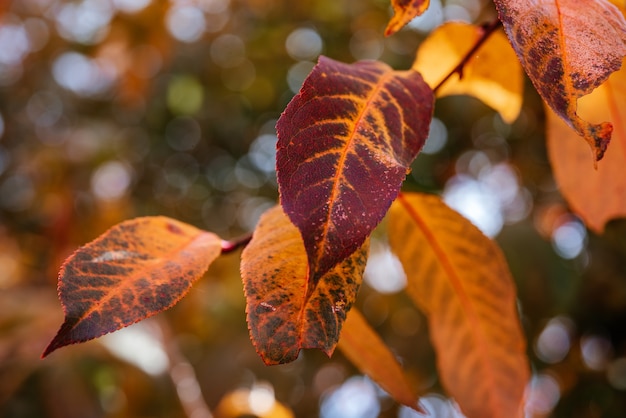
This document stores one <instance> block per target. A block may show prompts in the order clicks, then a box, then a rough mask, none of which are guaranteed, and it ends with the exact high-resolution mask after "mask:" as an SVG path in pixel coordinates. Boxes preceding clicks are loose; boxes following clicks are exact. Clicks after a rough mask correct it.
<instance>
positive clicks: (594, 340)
mask: <svg viewBox="0 0 626 418" xmlns="http://www.w3.org/2000/svg"><path fill="white" fill-rule="evenodd" d="M580 353H581V355H582V358H583V361H584V362H585V365H586V366H587V367H589V368H590V369H592V370H598V371H600V370H604V369H605V368H606V365H607V364H608V362H609V360H610V358H611V356H612V354H613V346H612V344H611V341H609V339H608V338H606V337H604V336H602V335H593V334H587V335H583V336H582V338H581V339H580Z"/></svg>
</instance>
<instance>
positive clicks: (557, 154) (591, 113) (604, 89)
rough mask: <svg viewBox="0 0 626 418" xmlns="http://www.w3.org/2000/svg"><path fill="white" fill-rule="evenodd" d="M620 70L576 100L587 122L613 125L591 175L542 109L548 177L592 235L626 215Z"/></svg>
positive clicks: (625, 75)
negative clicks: (549, 166)
mask: <svg viewBox="0 0 626 418" xmlns="http://www.w3.org/2000/svg"><path fill="white" fill-rule="evenodd" d="M624 104H626V65H624V66H622V69H621V70H620V71H618V72H616V73H614V74H613V75H612V76H611V77H610V78H609V79H608V81H606V82H605V83H604V84H602V85H601V86H600V87H598V88H597V89H596V90H595V91H593V93H591V94H590V95H588V96H585V97H584V98H582V99H581V100H580V101H579V111H580V113H581V114H584V115H587V116H588V117H589V119H591V120H606V119H610V120H612V121H614V125H613V127H614V131H613V140H612V141H611V146H610V147H609V149H608V150H607V151H606V154H605V156H604V159H603V160H602V164H599V165H598V169H597V170H594V169H593V167H590V166H589V165H588V164H585V161H586V160H587V158H588V152H589V151H588V149H587V147H585V145H584V144H583V143H582V142H580V141H577V140H576V138H575V137H576V134H575V133H573V132H572V131H571V129H569V128H568V127H567V125H565V123H563V121H562V120H561V119H560V118H558V117H557V116H556V115H555V114H554V113H553V112H552V111H550V110H549V109H546V115H547V140H548V154H549V157H550V162H551V163H552V169H553V171H554V176H555V178H556V180H557V183H558V184H559V188H560V190H561V192H562V193H563V196H564V197H565V199H566V200H567V201H568V203H569V205H570V207H571V208H572V210H573V211H574V212H575V213H576V214H577V215H579V216H580V217H581V218H582V219H583V220H584V221H585V224H586V225H587V226H588V227H589V228H590V229H592V230H593V231H594V232H596V233H602V231H603V230H604V225H605V224H606V223H607V222H608V221H609V220H611V219H613V218H618V217H624V216H626V176H624V167H626V106H624Z"/></svg>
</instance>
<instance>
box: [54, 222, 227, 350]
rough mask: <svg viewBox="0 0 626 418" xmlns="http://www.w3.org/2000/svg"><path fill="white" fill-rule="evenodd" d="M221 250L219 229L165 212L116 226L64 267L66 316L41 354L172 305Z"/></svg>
mask: <svg viewBox="0 0 626 418" xmlns="http://www.w3.org/2000/svg"><path fill="white" fill-rule="evenodd" d="M220 252H221V240H220V238H219V237H218V236H217V235H215V234H212V233H210V232H205V231H201V230H199V229H196V228H194V227H193V226H191V225H187V224H185V223H182V222H179V221H176V220H174V219H170V218H166V217H161V216H159V217H145V218H137V219H133V220H130V221H125V222H122V223H120V224H118V225H116V226H114V227H113V228H111V229H109V230H108V231H107V232H105V233H104V234H102V235H101V236H100V237H98V238H97V239H96V240H94V241H92V242H90V243H89V244H87V245H85V246H83V247H81V248H79V249H78V250H77V251H76V252H75V253H74V254H73V255H72V256H70V257H69V258H68V259H67V260H66V261H65V263H64V264H63V267H61V271H60V273H59V298H60V299H61V304H62V305H63V310H64V312H65V321H64V323H63V325H61V328H60V329H59V331H58V333H57V335H56V336H55V337H54V339H53V340H52V341H51V342H50V344H49V345H48V347H47V348H46V350H45V351H44V353H43V356H42V357H45V356H47V355H48V354H50V353H51V352H53V351H54V350H56V349H57V348H60V347H63V346H66V345H69V344H75V343H80V342H84V341H87V340H91V339H93V338H96V337H100V336H101V335H104V334H107V333H109V332H113V331H116V330H118V329H120V328H123V327H126V326H128V325H131V324H133V323H135V322H137V321H140V320H142V319H144V318H147V317H149V316H152V315H155V314H157V313H158V312H161V311H163V310H165V309H167V308H170V307H172V306H173V305H175V304H176V303H177V302H178V301H179V300H180V299H181V298H182V297H183V296H184V295H185V294H186V293H187V292H188V291H189V288H190V287H191V285H192V284H193V283H194V282H195V281H196V280H197V279H198V278H200V277H201V276H202V275H203V274H204V272H205V271H206V270H207V269H208V268H209V265H210V264H211V262H213V260H215V259H216V258H217V256H219V255H220Z"/></svg>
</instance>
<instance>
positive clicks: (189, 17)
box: [165, 5, 207, 42]
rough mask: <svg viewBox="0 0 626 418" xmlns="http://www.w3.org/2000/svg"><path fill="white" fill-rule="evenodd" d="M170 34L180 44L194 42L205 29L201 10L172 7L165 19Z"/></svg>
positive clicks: (182, 6) (205, 24)
mask: <svg viewBox="0 0 626 418" xmlns="http://www.w3.org/2000/svg"><path fill="white" fill-rule="evenodd" d="M165 24H166V26H167V29H168V30H169V32H170V34H171V35H172V36H173V37H174V38H176V39H177V40H179V41H181V42H195V41H197V40H198V39H200V37H201V36H202V34H203V33H204V31H205V30H206V28H207V22H206V19H205V17H204V13H203V12H202V10H201V9H200V8H198V7H196V6H192V5H181V6H173V7H172V8H170V10H169V11H168V13H167V16H166V17H165Z"/></svg>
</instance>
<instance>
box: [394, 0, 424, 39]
mask: <svg viewBox="0 0 626 418" xmlns="http://www.w3.org/2000/svg"><path fill="white" fill-rule="evenodd" d="M391 5H392V6H393V13H394V14H393V17H392V18H391V19H390V20H389V24H388V25H387V29H385V36H389V35H393V34H394V33H396V32H397V31H399V30H400V29H402V28H403V27H404V25H406V24H407V23H409V22H410V21H411V20H413V19H414V18H415V17H417V16H419V15H421V14H422V13H424V12H425V11H426V9H428V6H429V5H430V0H391Z"/></svg>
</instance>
